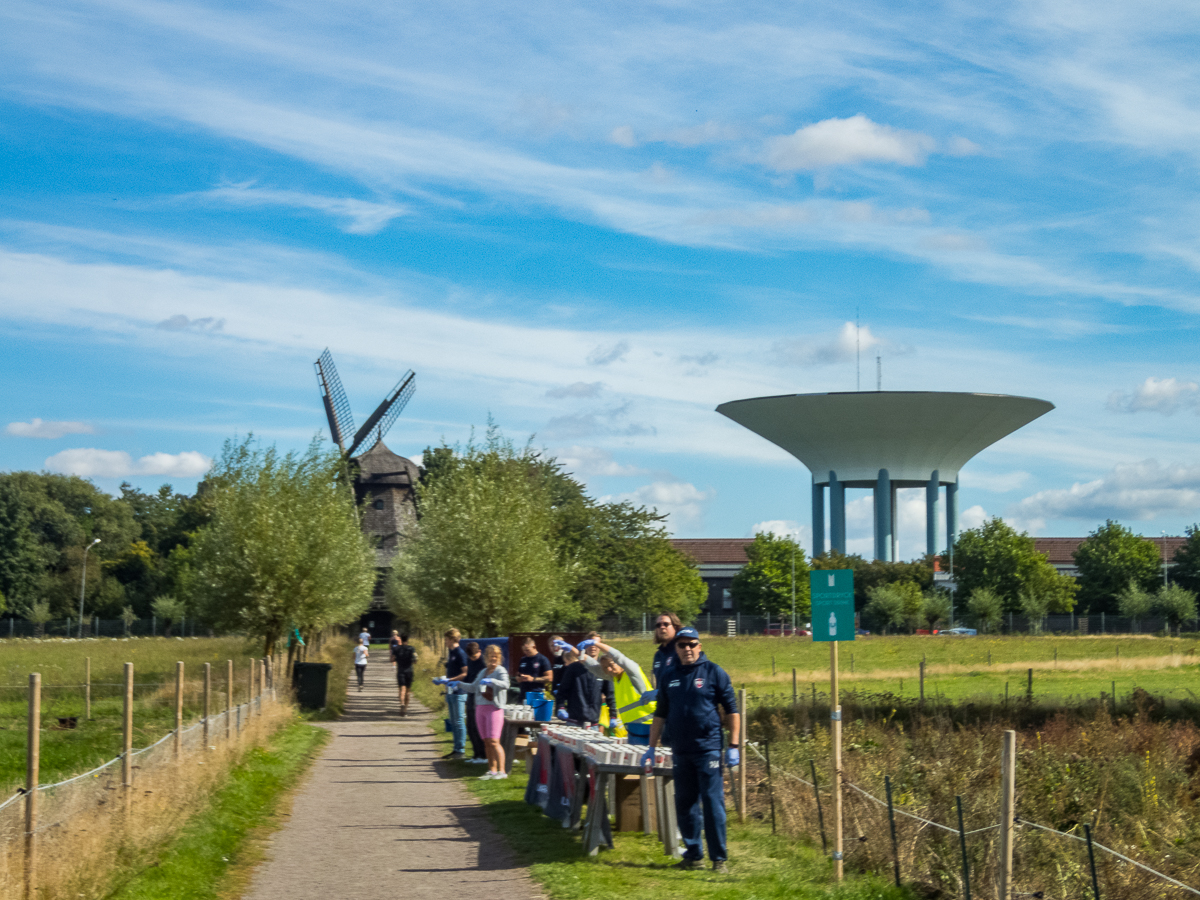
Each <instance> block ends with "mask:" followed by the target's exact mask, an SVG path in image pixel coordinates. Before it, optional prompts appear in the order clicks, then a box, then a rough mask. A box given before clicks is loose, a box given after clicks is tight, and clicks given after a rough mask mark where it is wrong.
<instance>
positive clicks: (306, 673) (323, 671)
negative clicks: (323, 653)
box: [292, 662, 333, 709]
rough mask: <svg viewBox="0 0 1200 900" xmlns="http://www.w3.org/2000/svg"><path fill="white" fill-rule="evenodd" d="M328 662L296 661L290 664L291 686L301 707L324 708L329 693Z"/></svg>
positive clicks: (329, 665) (330, 667)
mask: <svg viewBox="0 0 1200 900" xmlns="http://www.w3.org/2000/svg"><path fill="white" fill-rule="evenodd" d="M332 668H333V666H332V665H331V664H329V663H316V662H298V663H294V664H293V665H292V688H293V689H294V690H295V691H296V702H297V703H299V704H300V708H301V709H324V708H325V698H326V696H327V695H328V693H329V670H330V669H332Z"/></svg>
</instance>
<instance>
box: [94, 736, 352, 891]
mask: <svg viewBox="0 0 1200 900" xmlns="http://www.w3.org/2000/svg"><path fill="white" fill-rule="evenodd" d="M328 739H329V732H328V731H326V730H325V729H323V728H317V727H314V726H312V725H308V724H306V723H303V722H296V723H294V724H292V725H289V726H287V727H286V728H284V729H283V730H281V731H280V732H278V733H277V734H276V735H275V736H274V737H273V738H271V740H270V741H269V742H268V744H267V745H266V746H265V747H259V748H256V749H254V750H252V751H250V753H249V754H247V757H246V759H245V760H244V761H243V762H242V763H241V764H240V765H238V766H237V767H236V768H235V769H234V770H233V771H232V772H231V773H230V775H229V778H228V780H227V781H226V782H225V784H224V785H223V786H222V787H221V788H219V789H218V790H217V791H216V792H215V793H214V794H213V797H212V800H211V801H210V803H209V804H208V806H207V808H205V809H203V810H201V811H200V812H199V813H197V814H196V815H195V816H194V817H193V818H192V819H191V820H190V821H189V822H188V824H187V825H186V826H185V827H184V828H183V829H182V830H181V831H180V832H179V834H178V835H177V836H176V837H175V838H173V839H172V840H171V841H170V842H168V843H167V844H166V845H165V846H164V847H163V848H162V849H161V850H160V851H159V852H158V854H157V861H155V862H153V863H151V864H150V866H149V867H148V868H145V869H143V870H142V871H141V872H139V873H138V874H136V875H134V876H133V877H132V878H130V879H129V880H127V881H126V882H125V883H124V884H122V885H121V886H120V887H119V888H118V889H117V890H115V891H114V892H113V893H111V894H110V895H109V900H160V898H168V897H169V898H172V900H188V898H197V900H199V898H212V897H222V896H229V897H236V896H239V895H240V890H239V888H240V887H242V886H244V884H245V882H246V881H247V880H248V878H249V873H250V869H251V867H252V866H253V865H254V864H255V863H256V862H258V860H259V858H260V857H261V850H260V848H259V844H258V842H256V841H253V840H250V838H252V837H253V836H255V835H256V834H257V835H261V834H263V833H265V832H268V831H272V830H274V828H275V827H277V826H278V825H279V824H280V823H279V820H278V816H279V807H280V805H281V802H282V801H283V800H284V799H285V798H286V796H287V794H288V792H289V791H290V789H291V788H293V787H294V786H295V785H296V784H297V782H298V781H299V779H300V777H301V776H302V775H303V774H304V772H305V771H306V770H307V768H308V766H309V764H310V762H311V761H312V759H313V758H314V757H315V756H316V754H317V752H318V751H319V750H320V748H321V747H322V746H323V745H324V743H325V742H326V741H327V740H328Z"/></svg>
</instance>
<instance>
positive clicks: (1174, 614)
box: [1154, 584, 1196, 632]
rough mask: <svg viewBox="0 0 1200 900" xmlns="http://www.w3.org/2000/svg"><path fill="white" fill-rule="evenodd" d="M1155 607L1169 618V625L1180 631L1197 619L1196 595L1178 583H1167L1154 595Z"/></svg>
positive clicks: (1164, 616)
mask: <svg viewBox="0 0 1200 900" xmlns="http://www.w3.org/2000/svg"><path fill="white" fill-rule="evenodd" d="M1154 608H1155V609H1156V610H1158V612H1159V613H1161V614H1162V616H1163V618H1165V619H1166V620H1167V627H1168V628H1174V629H1175V631H1177V632H1178V631H1180V630H1182V628H1183V626H1184V625H1185V624H1191V623H1192V622H1194V621H1195V620H1196V595H1195V594H1194V593H1193V592H1192V591H1189V590H1188V589H1187V588H1184V587H1181V586H1180V585H1178V584H1165V585H1163V586H1162V587H1160V588H1159V589H1158V593H1157V594H1155V595H1154Z"/></svg>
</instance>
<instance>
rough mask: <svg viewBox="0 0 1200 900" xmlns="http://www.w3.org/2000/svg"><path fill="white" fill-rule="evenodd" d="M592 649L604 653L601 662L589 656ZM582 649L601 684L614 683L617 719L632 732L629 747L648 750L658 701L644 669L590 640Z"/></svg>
mask: <svg viewBox="0 0 1200 900" xmlns="http://www.w3.org/2000/svg"><path fill="white" fill-rule="evenodd" d="M589 647H595V648H596V649H597V650H599V651H600V655H599V657H598V658H596V659H593V658H592V657H591V656H589V655H588V654H587V652H586V651H587V650H588V648H589ZM579 649H580V650H581V651H583V655H582V656H581V657H580V659H582V661H583V664H584V665H585V666H587V667H588V668H589V669H591V670H592V672H593V674H595V676H596V677H597V678H599V679H600V680H601V681H607V682H610V683H611V684H612V686H613V693H614V695H615V697H616V703H617V715H618V716H620V718H621V722H622V723H623V724H624V725H625V729H626V731H628V732H629V743H631V744H640V745H642V746H645V745H646V744H648V743H649V742H650V722H651V720H652V719H653V718H654V699H653V694H652V693H651V694H650V696H649V697H647V696H646V694H647V693H648V692H649V691H650V683H649V682H648V681H647V680H646V675H645V673H643V672H642V667H641V666H639V665H638V664H637V663H636V662H634V661H633V660H632V659H630V658H629V657H628V656H626V655H625V654H624V653H622V652H621V651H620V650H618V649H617V648H616V647H611V646H609V645H608V644H606V643H604V642H603V641H601V640H600V639H599V638H590V639H588V640H586V641H581V642H580V644H579Z"/></svg>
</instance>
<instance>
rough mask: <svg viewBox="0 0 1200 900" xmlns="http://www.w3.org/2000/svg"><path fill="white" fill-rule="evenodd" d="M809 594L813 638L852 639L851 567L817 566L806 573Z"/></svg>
mask: <svg viewBox="0 0 1200 900" xmlns="http://www.w3.org/2000/svg"><path fill="white" fill-rule="evenodd" d="M808 585H809V592H810V594H811V596H812V639H813V640H814V641H852V640H854V570H853V569H816V570H814V571H812V572H809V573H808Z"/></svg>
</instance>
